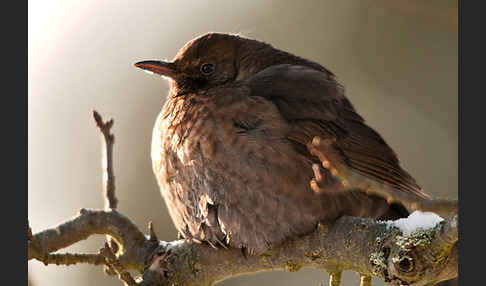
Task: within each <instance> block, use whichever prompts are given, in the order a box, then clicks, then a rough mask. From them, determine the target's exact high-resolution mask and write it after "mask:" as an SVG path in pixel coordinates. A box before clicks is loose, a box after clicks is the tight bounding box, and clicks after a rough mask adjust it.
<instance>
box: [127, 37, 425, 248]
mask: <svg viewBox="0 0 486 286" xmlns="http://www.w3.org/2000/svg"><path fill="white" fill-rule="evenodd" d="M135 66H136V67H139V68H141V69H144V70H146V71H150V72H153V73H156V74H159V75H161V76H163V77H167V78H169V79H170V82H171V88H170V92H169V95H168V98H167V101H166V102H165V105H164V107H163V108H162V111H161V112H160V114H159V116H158V118H157V121H156V124H155V127H154V131H153V139H152V162H153V170H154V173H155V176H156V177H157V180H158V183H159V186H160V190H161V193H162V196H163V198H164V200H165V202H166V204H167V207H168V209H169V212H170V215H171V217H172V220H173V222H174V224H175V226H176V228H177V229H178V231H179V233H180V235H181V236H182V237H185V238H191V239H195V240H198V241H205V242H207V243H209V244H211V245H213V246H218V245H221V246H228V245H229V246H231V247H238V248H243V249H244V250H246V251H247V252H248V253H250V254H251V253H261V252H263V251H265V250H266V249H268V247H270V246H271V245H273V244H277V243H279V242H281V241H283V240H285V239H286V238H291V237H296V236H299V235H303V234H306V233H309V232H311V231H312V230H313V229H314V228H315V227H316V225H317V223H318V222H319V221H326V220H335V219H336V218H338V217H340V216H343V215H349V216H358V217H370V218H377V219H396V218H400V217H406V216H407V215H408V211H407V209H406V207H404V205H403V204H401V203H400V200H399V199H400V198H401V197H402V196H404V197H412V198H417V199H421V198H425V197H426V195H425V193H424V192H423V191H422V190H421V188H420V187H419V186H418V185H417V183H416V182H415V180H414V179H413V178H412V177H411V176H410V175H409V174H408V173H407V172H406V171H405V170H403V169H402V168H401V167H400V165H399V161H398V159H397V156H396V154H395V152H393V150H392V149H391V148H390V147H389V146H388V145H387V144H386V143H385V141H384V140H383V139H382V137H381V136H380V135H379V134H378V133H377V132H375V131H374V130H373V129H372V128H371V127H369V126H367V125H366V124H365V122H364V120H363V118H362V117H361V116H360V115H359V114H358V113H357V112H356V111H355V109H354V108H353V106H352V105H351V103H350V102H349V100H348V99H347V98H346V97H345V95H344V89H343V87H342V86H341V85H340V84H339V83H338V82H337V80H336V78H335V76H334V74H333V73H332V72H331V71H329V70H328V69H326V68H324V67H323V66H321V65H319V64H318V63H315V62H312V61H310V60H306V59H304V58H301V57H298V56H295V55H292V54H290V53H287V52H284V51H281V50H278V49H276V48H274V47H272V46H271V45H269V44H267V43H263V42H260V41H256V40H252V39H247V38H244V37H241V36H237V35H228V34H219V33H209V34H206V35H203V36H200V37H197V38H195V39H193V40H191V41H190V42H188V43H187V44H186V45H185V46H184V47H183V48H182V49H181V50H180V51H179V52H178V54H177V55H176V57H175V58H174V60H173V61H172V62H164V61H158V60H154V61H142V62H138V63H136V64H135ZM396 198H398V200H397V199H396Z"/></svg>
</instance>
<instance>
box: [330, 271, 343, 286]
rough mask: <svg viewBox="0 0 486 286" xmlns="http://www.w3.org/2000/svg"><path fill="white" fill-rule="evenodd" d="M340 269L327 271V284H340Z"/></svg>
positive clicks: (332, 285)
mask: <svg viewBox="0 0 486 286" xmlns="http://www.w3.org/2000/svg"><path fill="white" fill-rule="evenodd" d="M341 273H342V272H341V271H336V272H329V286H339V285H340V284H341Z"/></svg>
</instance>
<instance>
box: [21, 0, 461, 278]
mask: <svg viewBox="0 0 486 286" xmlns="http://www.w3.org/2000/svg"><path fill="white" fill-rule="evenodd" d="M28 13H29V15H28V20H29V24H28V28H29V31H28V42H29V50H28V92H29V93H28V136H29V137H28V140H29V141H28V152H29V153H28V164H29V165H28V180H29V182H28V184H29V191H28V212H29V214H28V216H29V222H30V225H31V227H32V228H33V231H34V232H37V231H40V230H43V229H45V228H47V227H51V226H54V225H56V224H59V223H61V222H63V221H64V220H66V219H69V218H71V217H72V216H74V215H75V214H76V213H77V211H78V210H79V209H80V208H83V207H84V208H103V200H102V196H101V187H102V178H101V174H102V173H101V161H100V156H101V145H100V142H101V141H100V134H99V133H98V130H97V128H96V127H95V124H94V121H93V119H92V115H91V112H92V110H93V109H96V110H98V111H99V112H100V113H101V114H102V115H103V117H104V118H105V119H108V118H110V117H113V118H114V119H115V125H114V128H113V132H114V133H115V136H116V143H115V146H114V153H115V154H114V168H115V176H116V188H117V190H116V191H117V196H118V198H119V201H120V202H119V209H120V211H121V212H123V213H124V214H125V215H127V216H128V217H130V218H131V219H132V220H134V221H135V222H136V224H137V225H138V226H139V227H140V228H141V229H142V230H144V231H145V230H146V225H147V222H148V221H149V220H153V222H154V226H155V230H156V232H157V234H158V236H159V238H160V239H163V240H173V239H176V231H175V228H174V227H173V225H172V222H171V221H170V218H169V216H168V212H167V210H166V208H165V204H164V203H163V202H162V199H161V197H160V196H159V191H158V188H157V185H156V181H155V178H154V176H153V174H152V169H151V161H150V141H151V134H152V126H153V123H154V121H155V118H156V116H157V114H158V112H159V110H160V108H161V106H162V104H163V102H164V100H165V97H166V94H167V91H168V84H167V82H166V81H164V80H163V79H161V78H159V77H157V76H149V75H147V74H146V73H144V72H142V71H141V70H139V69H136V68H134V67H133V63H134V62H136V61H139V60H144V59H157V58H159V59H165V58H168V59H171V58H172V57H173V56H174V55H175V53H176V52H177V51H178V49H179V48H180V47H182V46H183V45H184V43H186V42H187V41H188V40H190V39H192V38H194V37H196V36H198V35H200V34H203V33H206V32H208V31H216V32H228V33H240V34H242V35H246V36H248V37H251V38H256V39H259V40H263V41H266V42H268V43H271V44H272V45H273V46H275V47H277V48H280V49H283V50H286V51H289V52H292V53H294V54H297V55H299V56H303V57H305V58H309V59H312V60H314V61H317V62H319V63H321V64H323V65H324V66H326V67H327V68H329V69H331V70H332V71H333V72H334V73H335V74H336V75H337V76H338V79H339V80H340V82H342V83H343V84H344V85H345V86H346V89H347V96H348V98H349V99H350V100H351V101H352V103H353V104H354V106H355V107H356V109H357V110H358V112H359V113H360V114H361V115H362V116H363V117H364V118H365V119H366V120H367V122H368V123H369V124H370V125H371V126H373V127H374V128H375V129H376V130H377V131H378V132H379V133H380V134H382V136H383V137H384V138H385V140H386V141H387V142H388V143H389V144H390V145H391V146H392V148H393V149H394V150H395V151H396V152H397V153H398V154H399V157H400V159H401V162H402V164H403V166H404V167H405V168H406V169H407V170H408V171H409V172H410V173H411V174H412V175H413V176H414V177H415V178H416V179H417V181H418V182H419V183H420V184H421V186H422V187H423V188H424V189H425V190H426V192H428V193H430V194H432V195H433V196H434V197H441V198H448V199H457V191H458V190H457V185H458V167H457V163H458V153H457V149H458V129H457V128H458V127H457V126H458V118H457V109H458V106H457V102H458V83H457V78H458V75H457V70H458V68H457V63H458V62H457V61H458V56H457V54H458V43H457V39H458V31H457V28H458V27H457V21H458V20H457V0H434V1H432V0H428V1H422V0H413V1H412V0H402V1H387V0H366V1H365V0H361V1H356V0H341V1H334V0H326V1H323V0H315V1H314V0H312V1H311V0H307V1H291V0H289V1H282V0H273V1H270V0H267V1H258V0H246V1H225V0H220V1H215V0H212V1H197V0H194V1H161V0H152V1H119V0H118V1H114V0H110V1H95V0H85V1H74V0H58V1H54V0H45V1H29V7H28ZM103 240H104V237H102V236H99V237H91V238H89V239H88V240H87V241H83V242H80V243H78V244H76V245H74V246H72V247H69V248H67V249H65V250H63V252H64V251H70V252H96V251H98V249H99V248H100V247H101V246H102V242H103ZM28 267H29V276H30V279H31V280H32V282H33V283H34V285H35V286H47V285H72V286H78V285H79V286H81V285H83V286H86V285H117V286H118V285H121V282H120V281H118V279H116V278H114V277H109V276H106V275H105V274H104V273H103V270H102V267H95V266H90V265H76V266H69V267H65V266H55V265H50V266H44V265H43V264H42V263H40V262H37V261H30V262H29V263H28ZM374 280H375V281H374V285H383V282H382V281H379V280H377V279H374ZM320 283H322V285H328V275H327V273H326V272H323V271H319V270H315V269H303V270H301V271H299V272H297V273H287V272H281V271H275V272H266V273H259V274H255V275H247V276H240V277H236V278H233V279H230V280H226V281H224V282H223V283H222V284H221V285H280V286H286V285H289V286H290V285H315V286H317V285H320ZM342 285H343V286H347V285H359V276H358V275H357V274H356V273H353V272H345V273H344V276H343V282H342Z"/></svg>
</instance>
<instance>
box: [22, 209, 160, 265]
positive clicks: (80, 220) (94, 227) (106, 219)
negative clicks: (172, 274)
mask: <svg viewBox="0 0 486 286" xmlns="http://www.w3.org/2000/svg"><path fill="white" fill-rule="evenodd" d="M93 234H105V235H110V236H111V237H113V238H114V239H115V240H116V241H117V242H118V243H119V245H120V246H121V249H120V252H121V253H122V255H121V257H118V259H119V260H120V261H121V262H122V263H123V264H124V265H125V267H126V268H127V269H137V270H139V271H143V267H144V263H145V255H146V254H147V253H146V252H149V250H150V249H152V248H153V246H152V245H151V244H150V243H146V242H147V239H146V238H145V236H144V234H143V233H142V232H141V231H140V230H139V229H138V228H137V226H136V225H135V224H134V223H133V222H131V221H130V219H128V218H127V217H125V216H124V215H122V214H120V213H119V212H117V211H116V210H109V211H95V210H86V209H82V210H81V211H80V212H79V214H78V216H77V217H75V218H73V219H71V220H69V221H66V222H64V223H62V224H60V225H58V226H56V227H54V228H51V229H47V230H44V231H42V232H39V233H36V234H35V235H33V236H32V241H30V242H29V245H28V247H29V249H28V259H29V260H30V259H34V258H35V259H37V260H40V261H43V260H45V258H44V257H45V254H46V253H52V252H55V251H57V250H59V249H62V248H64V247H67V246H70V245H72V244H74V243H76V242H78V241H81V240H84V239H87V238H88V237H89V236H91V235H93ZM83 259H84V258H83Z"/></svg>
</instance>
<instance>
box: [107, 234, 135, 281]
mask: <svg viewBox="0 0 486 286" xmlns="http://www.w3.org/2000/svg"><path fill="white" fill-rule="evenodd" d="M100 255H101V256H103V257H104V258H106V260H107V261H108V265H109V266H110V268H111V269H113V271H114V272H115V273H116V274H118V278H119V279H120V280H122V281H123V282H124V283H125V285H128V286H137V285H138V284H137V282H135V279H133V277H132V275H130V273H129V272H128V271H126V270H125V267H123V265H122V264H121V263H120V261H119V260H118V259H117V257H116V256H115V254H114V253H113V251H112V249H111V248H110V246H109V245H108V243H105V246H104V247H103V248H102V249H100Z"/></svg>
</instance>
